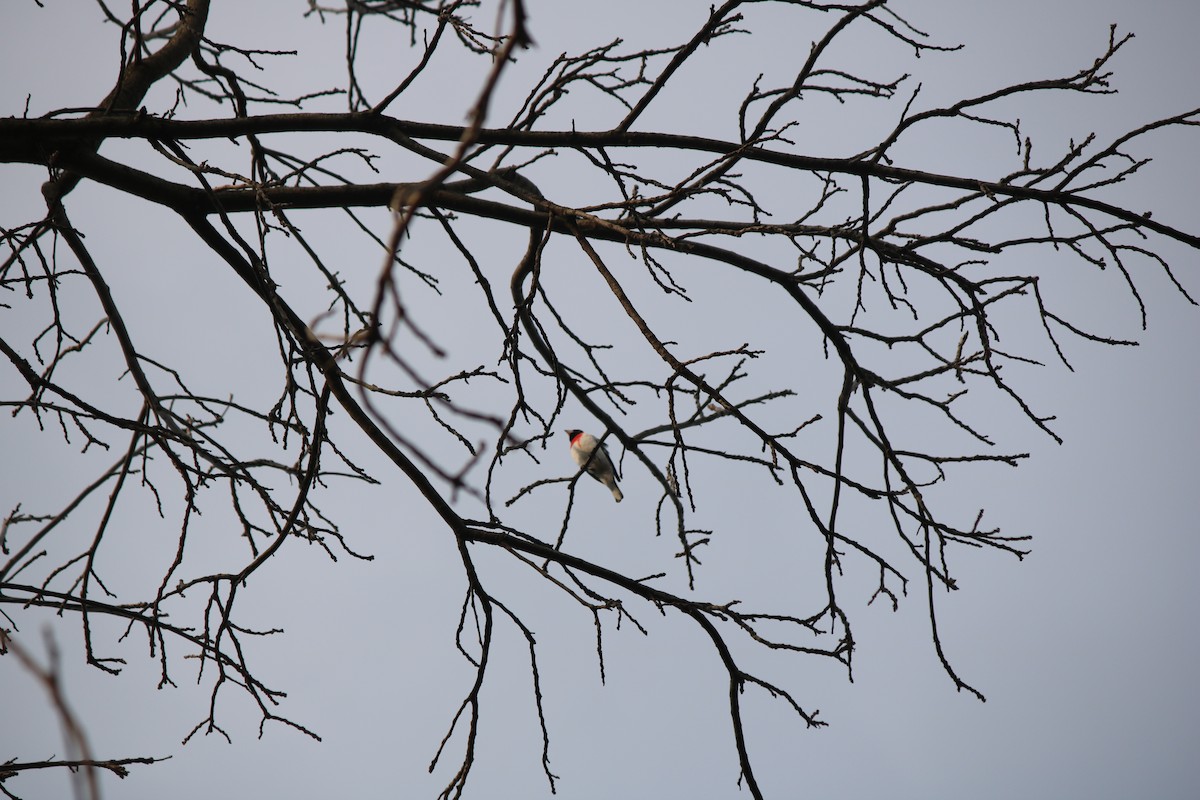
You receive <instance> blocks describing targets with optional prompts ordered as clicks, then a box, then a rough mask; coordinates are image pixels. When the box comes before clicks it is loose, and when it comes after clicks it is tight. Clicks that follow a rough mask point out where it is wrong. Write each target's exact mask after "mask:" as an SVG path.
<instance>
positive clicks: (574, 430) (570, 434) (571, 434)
mask: <svg viewBox="0 0 1200 800" xmlns="http://www.w3.org/2000/svg"><path fill="white" fill-rule="evenodd" d="M581 433H583V431H581V430H579V429H578V428H571V429H570V430H569V431H567V438H568V439H574V438H575V437H576V436H578V435H579V434H581Z"/></svg>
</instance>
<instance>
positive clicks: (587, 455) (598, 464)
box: [567, 428, 624, 503]
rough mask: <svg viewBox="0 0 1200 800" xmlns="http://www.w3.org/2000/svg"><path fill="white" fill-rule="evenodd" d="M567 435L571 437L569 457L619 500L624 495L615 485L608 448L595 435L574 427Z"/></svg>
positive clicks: (615, 477) (614, 475) (615, 476)
mask: <svg viewBox="0 0 1200 800" xmlns="http://www.w3.org/2000/svg"><path fill="white" fill-rule="evenodd" d="M567 436H568V437H569V438H570V439H571V458H572V459H574V461H575V463H576V464H578V465H579V466H581V467H586V469H587V473H588V475H591V476H592V477H593V478H595V479H596V480H598V481H600V482H601V483H603V484H604V485H605V486H607V487H608V490H609V491H610V492H612V496H613V499H614V500H616V501H617V502H618V503H619V502H621V498H622V497H624V495H622V494H621V490H620V489H619V488H618V487H617V471H616V470H615V469H613V462H612V458H611V457H610V456H609V455H608V448H606V447H605V446H604V445H602V444H600V440H599V439H597V438H596V437H595V436H592V435H591V434H590V433H584V432H583V431H581V430H578V429H575V428H572V429H571V430H569V431H567Z"/></svg>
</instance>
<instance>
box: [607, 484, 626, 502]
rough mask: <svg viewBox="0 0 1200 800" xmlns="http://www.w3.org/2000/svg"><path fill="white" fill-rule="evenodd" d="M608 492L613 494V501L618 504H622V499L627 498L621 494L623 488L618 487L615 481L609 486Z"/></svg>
mask: <svg viewBox="0 0 1200 800" xmlns="http://www.w3.org/2000/svg"><path fill="white" fill-rule="evenodd" d="M608 490H609V491H610V492H612V494H613V500H616V501H617V502H618V503H619V502H621V498H622V497H624V496H625V495H623V494H621V487H619V486H617V482H616V481H615V480H614V481H611V482H610V483H609V484H608Z"/></svg>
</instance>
